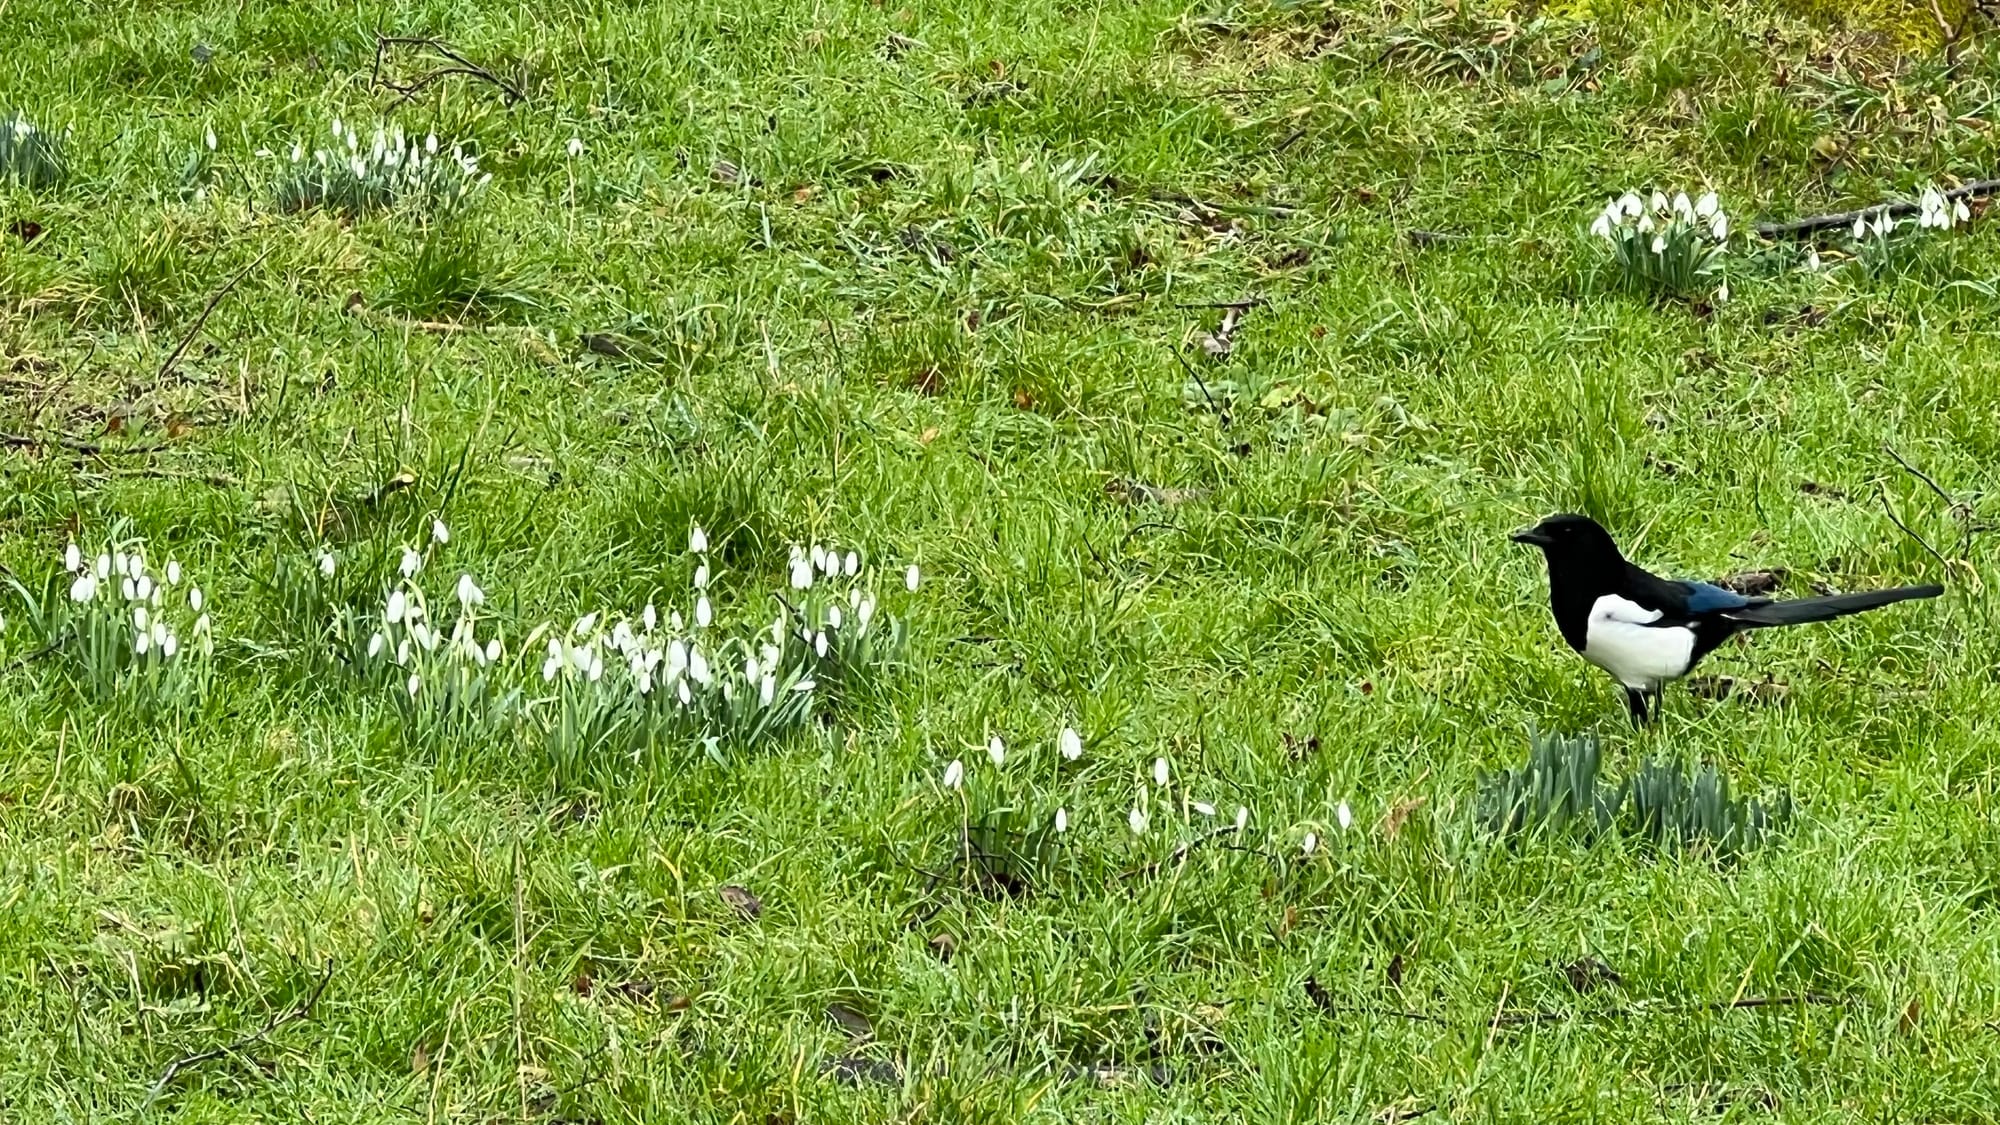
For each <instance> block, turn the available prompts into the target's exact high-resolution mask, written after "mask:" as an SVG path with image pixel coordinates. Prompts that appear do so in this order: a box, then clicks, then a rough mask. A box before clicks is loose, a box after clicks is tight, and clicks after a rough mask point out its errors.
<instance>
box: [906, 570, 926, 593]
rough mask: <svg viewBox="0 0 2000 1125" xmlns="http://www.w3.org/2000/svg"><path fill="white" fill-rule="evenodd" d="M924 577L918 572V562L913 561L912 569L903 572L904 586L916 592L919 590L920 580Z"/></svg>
mask: <svg viewBox="0 0 2000 1125" xmlns="http://www.w3.org/2000/svg"><path fill="white" fill-rule="evenodd" d="M922 578H923V575H921V574H919V573H917V564H916V563H911V564H910V569H908V570H906V571H904V572H903V588H904V589H906V590H909V591H910V592H911V593H915V592H916V590H917V583H918V582H919V581H920V580H922Z"/></svg>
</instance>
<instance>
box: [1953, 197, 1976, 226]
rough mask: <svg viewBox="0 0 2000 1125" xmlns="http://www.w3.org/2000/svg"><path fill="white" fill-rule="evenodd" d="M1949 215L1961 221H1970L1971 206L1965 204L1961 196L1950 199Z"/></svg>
mask: <svg viewBox="0 0 2000 1125" xmlns="http://www.w3.org/2000/svg"><path fill="white" fill-rule="evenodd" d="M1951 217H1952V219H1953V220H1955V221H1957V222H1961V223H1969V222H1971V221H1972V208H1970V207H1967V206H1966V205H1965V199H1964V198H1963V197H1960V198H1958V199H1954V200H1952V201H1951Z"/></svg>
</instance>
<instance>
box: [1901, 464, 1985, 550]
mask: <svg viewBox="0 0 2000 1125" xmlns="http://www.w3.org/2000/svg"><path fill="white" fill-rule="evenodd" d="M1882 451H1883V452H1884V453H1887V454H1888V455H1889V456H1890V457H1891V458H1893V459H1894V460H1895V462H1896V464H1898V465H1900V466H1902V468H1903V471H1904V472H1906V473H1908V474H1910V475H1911V476H1913V477H1915V478H1917V479H1918V480H1920V481H1922V482H1923V483H1924V486H1925V487H1926V488H1929V489H1930V490H1931V491H1932V492H1933V493H1936V494H1937V497H1938V499H1940V500H1943V501H1944V503H1945V512H1946V514H1947V515H1949V516H1951V518H1952V520H1953V521H1955V522H1956V523H1957V524H1958V525H1959V540H1958V549H1957V551H1956V553H1957V555H1958V556H1959V558H1960V560H1961V561H1963V560H1964V559H1965V557H1966V555H1967V554H1968V553H1969V552H1970V551H1971V550H1972V537H1973V536H1974V535H1977V534H1978V533H1980V532H1981V531H1987V530H1990V528H1988V527H1986V526H1983V525H1981V524H1977V523H1974V522H1973V520H1972V505H1970V504H1967V503H1964V502H1962V501H1960V500H1959V499H1958V498H1957V497H1955V496H1953V495H1952V494H1951V493H1949V492H1946V491H1945V490H1944V486H1943V485H1940V484H1939V483H1938V482H1937V481H1936V480H1935V479H1933V478H1932V477H1931V475H1930V474H1929V473H1926V472H1924V471H1923V470H1922V469H1919V468H1917V467H1916V466H1915V465H1913V464H1911V463H1910V461H1909V459H1908V458H1906V457H1904V456H1903V455H1902V454H1901V453H1898V452H1896V450H1895V447H1894V446H1890V445H1886V444H1885V445H1884V446H1883V447H1882ZM1882 510H1883V511H1884V512H1887V513H1888V516H1889V521H1890V522H1891V523H1894V524H1895V525H1896V526H1897V527H1899V528H1902V530H1903V533H1904V534H1905V535H1908V536H1909V537H1910V538H1912V539H1915V540H1916V541H1917V543H1918V544H1919V545H1921V546H1922V547H1923V548H1924V550H1926V551H1929V552H1930V553H1931V557H1933V558H1935V559H1937V560H1938V561H1939V562H1943V563H1945V565H1946V566H1950V565H1951V564H1950V563H1949V562H1948V561H1946V560H1945V557H1944V556H1943V555H1942V554H1940V553H1938V551H1937V550H1936V549H1935V548H1933V547H1932V546H1931V545H1930V544H1929V543H1927V542H1925V541H1924V538H1923V536H1921V535H1918V534H1917V533H1916V532H1914V531H1912V530H1910V528H1909V527H1907V526H1905V525H1904V523H1903V521H1901V520H1899V519H1897V518H1896V514H1895V513H1894V512H1891V511H1889V492H1888V490H1887V489H1886V488H1885V489H1883V491H1882Z"/></svg>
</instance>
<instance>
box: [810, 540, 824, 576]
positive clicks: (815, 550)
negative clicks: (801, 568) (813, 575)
mask: <svg viewBox="0 0 2000 1125" xmlns="http://www.w3.org/2000/svg"><path fill="white" fill-rule="evenodd" d="M812 564H813V569H814V570H825V569H826V548H825V547H822V546H820V545H819V544H817V543H814V544H813V545H812Z"/></svg>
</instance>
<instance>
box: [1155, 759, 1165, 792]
mask: <svg viewBox="0 0 2000 1125" xmlns="http://www.w3.org/2000/svg"><path fill="white" fill-rule="evenodd" d="M1167 773H1168V771H1167V760H1166V759H1165V758H1154V759H1153V784H1155V785H1165V784H1166V783H1167Z"/></svg>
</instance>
